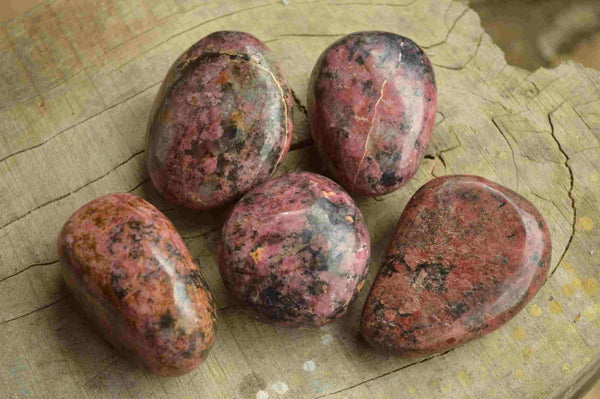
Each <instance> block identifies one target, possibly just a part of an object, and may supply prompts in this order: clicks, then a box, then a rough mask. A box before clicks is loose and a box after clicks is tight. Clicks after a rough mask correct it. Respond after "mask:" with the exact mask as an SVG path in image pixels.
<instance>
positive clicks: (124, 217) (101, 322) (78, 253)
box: [58, 194, 216, 376]
mask: <svg viewBox="0 0 600 399" xmlns="http://www.w3.org/2000/svg"><path fill="white" fill-rule="evenodd" d="M58 254H59V256H60V263H61V266H62V273H63V277H64V279H65V282H66V283H67V286H68V287H69V288H70V290H71V291H72V292H73V294H74V296H75V298H76V300H77V301H78V302H79V303H80V305H81V306H82V307H83V309H84V310H85V312H86V313H87V315H88V316H89V317H90V319H91V320H92V321H93V322H94V324H96V326H97V327H98V328H99V330H100V331H101V332H102V333H103V335H104V336H105V337H106V338H107V340H108V341H109V342H111V343H112V344H113V345H114V346H115V347H116V348H118V349H120V350H121V351H122V352H123V353H124V354H125V355H127V356H128V357H130V358H132V359H133V360H137V361H139V362H141V363H142V364H144V365H145V366H147V367H148V368H150V369H151V370H152V371H153V372H154V373H155V374H157V375H164V376H173V375H181V374H184V373H187V372H188V371H191V370H193V369H194V368H196V367H197V366H198V365H199V364H200V363H202V361H203V360H204V358H205V357H206V355H207V353H208V350H209V348H210V347H211V345H212V344H213V342H214V340H215V326H216V314H215V306H214V303H213V299H212V296H211V294H210V292H209V290H208V286H207V285H206V283H205V281H204V279H203V277H202V274H201V273H200V270H199V268H198V265H197V264H196V263H195V262H194V260H193V259H192V257H191V256H190V253H189V251H188V249H187V248H186V246H185V244H184V243H183V241H182V239H181V237H180V236H179V234H177V231H176V230H175V227H174V226H173V224H171V222H170V221H169V220H168V219H167V218H166V217H165V216H164V215H163V214H162V213H161V212H160V211H159V210H158V209H156V208H155V207H154V206H152V205H151V204H150V203H148V202H146V201H145V200H143V199H141V198H139V197H136V196H134V195H131V194H109V195H106V196H104V197H100V198H97V199H95V200H93V201H91V202H89V203H87V204H86V205H84V206H83V207H81V208H80V209H79V210H78V211H76V212H75V213H74V214H73V215H72V216H71V217H70V218H69V220H67V222H66V223H65V225H64V226H63V228H62V231H61V232H60V234H59V236H58Z"/></svg>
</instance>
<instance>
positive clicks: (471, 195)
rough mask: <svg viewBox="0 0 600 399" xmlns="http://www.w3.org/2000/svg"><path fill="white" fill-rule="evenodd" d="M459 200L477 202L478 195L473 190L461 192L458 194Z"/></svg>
mask: <svg viewBox="0 0 600 399" xmlns="http://www.w3.org/2000/svg"><path fill="white" fill-rule="evenodd" d="M459 196H460V198H461V199H463V200H464V201H467V202H477V201H479V198H480V197H479V194H478V193H477V192H475V191H473V190H462V191H461V192H460V193H459Z"/></svg>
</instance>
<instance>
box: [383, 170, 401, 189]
mask: <svg viewBox="0 0 600 399" xmlns="http://www.w3.org/2000/svg"><path fill="white" fill-rule="evenodd" d="M400 181H402V179H400ZM380 182H381V185H382V186H385V187H390V186H393V185H394V184H396V182H397V180H396V174H395V173H394V171H387V172H385V173H384V174H383V176H381V181H380Z"/></svg>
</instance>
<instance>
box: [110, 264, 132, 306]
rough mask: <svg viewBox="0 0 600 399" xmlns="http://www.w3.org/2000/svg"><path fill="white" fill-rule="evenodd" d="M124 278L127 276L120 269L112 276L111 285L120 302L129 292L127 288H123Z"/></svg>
mask: <svg viewBox="0 0 600 399" xmlns="http://www.w3.org/2000/svg"><path fill="white" fill-rule="evenodd" d="M123 278H125V275H124V274H123V273H122V272H121V271H120V270H119V269H116V270H115V271H113V272H112V274H111V275H110V285H111V287H112V290H113V292H114V294H115V296H116V297H117V298H118V299H119V300H120V299H123V298H124V297H125V296H126V295H127V293H128V292H129V290H128V289H127V288H126V287H123V286H122V285H121V280H123Z"/></svg>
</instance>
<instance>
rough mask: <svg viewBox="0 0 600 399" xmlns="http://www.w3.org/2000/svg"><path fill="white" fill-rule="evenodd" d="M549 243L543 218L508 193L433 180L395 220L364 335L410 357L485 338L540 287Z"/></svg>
mask: <svg viewBox="0 0 600 399" xmlns="http://www.w3.org/2000/svg"><path fill="white" fill-rule="evenodd" d="M550 247H551V244H550V234H549V232H548V228H547V226H546V223H545V222H544V219H543V218H542V216H541V215H540V213H539V212H538V210H537V209H536V208H535V207H534V206H533V205H532V204H531V203H530V202H529V201H527V200H526V199H524V198H523V197H521V196H520V195H518V194H516V193H515V192H513V191H511V190H509V189H507V188H506V187H503V186H501V185H499V184H496V183H494V182H491V181H489V180H486V179H484V178H481V177H476V176H447V177H440V178H437V179H434V180H432V181H430V182H429V183H427V184H425V185H424V186H423V187H421V188H420V189H419V190H418V191H417V192H416V193H415V195H414V196H413V197H412V198H411V199H410V201H409V202H408V205H407V206H406V209H405V210H404V212H403V213H402V216H401V217H400V221H399V223H398V227H397V230H396V233H395V235H394V237H393V239H392V241H391V243H390V246H389V248H388V252H387V254H386V256H385V258H384V261H383V264H382V266H381V269H380V271H379V275H378V276H377V279H376V280H375V283H374V285H373V287H372V289H371V292H370V294H369V296H368V298H367V302H366V304H365V307H364V309H363V316H362V334H363V336H364V338H365V339H366V340H367V341H368V342H369V343H370V344H371V345H373V346H374V347H375V348H377V349H379V350H382V351H385V352H391V353H397V354H401V355H408V356H410V355H413V356H415V355H425V354H430V353H436V352H442V351H445V350H447V349H450V348H454V347H456V346H459V345H461V344H463V343H465V342H467V341H469V340H472V339H474V338H477V337H480V336H482V335H485V334H487V333H489V332H492V331H494V330H496V329H497V328H499V327H501V326H502V325H503V324H505V323H506V322H507V321H508V320H510V319H511V318H512V317H513V316H515V315H516V314H517V312H519V311H520V310H521V309H522V308H523V307H524V306H525V304H526V303H527V302H528V301H529V300H530V299H531V298H532V297H533V296H534V295H535V294H536V292H537V291H538V290H539V289H540V287H541V286H542V285H543V284H544V281H545V278H546V275H547V273H548V268H549V266H550V249H551V248H550Z"/></svg>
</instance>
